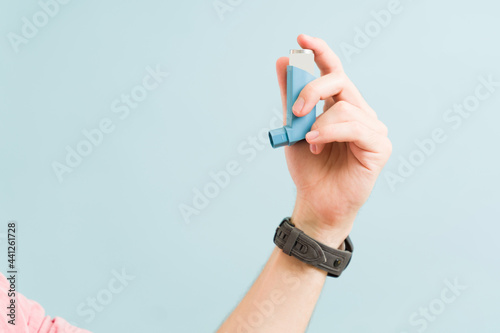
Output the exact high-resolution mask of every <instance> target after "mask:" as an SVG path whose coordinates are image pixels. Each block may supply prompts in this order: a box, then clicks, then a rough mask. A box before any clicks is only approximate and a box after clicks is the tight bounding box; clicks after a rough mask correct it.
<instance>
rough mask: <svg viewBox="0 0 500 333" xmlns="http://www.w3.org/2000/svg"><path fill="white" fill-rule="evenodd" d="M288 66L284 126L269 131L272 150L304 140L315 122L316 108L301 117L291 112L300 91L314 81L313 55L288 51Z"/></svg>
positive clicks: (306, 52) (310, 52)
mask: <svg viewBox="0 0 500 333" xmlns="http://www.w3.org/2000/svg"><path fill="white" fill-rule="evenodd" d="M289 60H290V61H289V65H288V66H287V67H286V125H285V126H283V127H281V128H277V129H274V130H271V131H269V140H270V141H271V146H273V148H278V147H282V146H287V145H288V146H291V145H293V144H294V143H295V142H297V141H300V140H304V139H305V137H306V134H307V132H309V131H310V130H311V126H312V125H313V124H314V122H315V121H316V106H314V108H313V109H312V110H311V112H309V113H308V114H307V115H305V116H303V117H297V116H295V115H294V114H293V112H292V106H293V104H294V103H295V100H296V99H297V97H299V94H300V92H301V90H302V89H304V87H305V86H306V84H308V83H309V82H311V81H312V80H314V79H316V77H315V76H314V75H313V74H314V54H313V52H312V51H311V50H290V55H289Z"/></svg>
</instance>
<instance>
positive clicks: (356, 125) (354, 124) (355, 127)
mask: <svg viewBox="0 0 500 333" xmlns="http://www.w3.org/2000/svg"><path fill="white" fill-rule="evenodd" d="M351 128H352V131H353V133H354V134H355V135H357V136H359V135H361V134H363V125H362V124H361V123H360V122H359V121H356V120H354V121H351Z"/></svg>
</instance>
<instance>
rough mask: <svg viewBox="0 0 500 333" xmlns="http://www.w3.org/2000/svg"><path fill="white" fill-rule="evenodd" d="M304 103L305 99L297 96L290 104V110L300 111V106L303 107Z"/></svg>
mask: <svg viewBox="0 0 500 333" xmlns="http://www.w3.org/2000/svg"><path fill="white" fill-rule="evenodd" d="M304 104H305V101H304V99H303V98H302V97H299V98H297V100H296V101H295V103H294V104H293V106H292V111H293V112H294V113H295V114H297V113H300V111H302V108H303V107H304Z"/></svg>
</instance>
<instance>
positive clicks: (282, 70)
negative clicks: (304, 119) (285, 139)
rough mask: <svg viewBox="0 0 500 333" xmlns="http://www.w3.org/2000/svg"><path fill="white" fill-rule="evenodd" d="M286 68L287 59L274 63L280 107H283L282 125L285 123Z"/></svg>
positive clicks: (280, 59)
mask: <svg viewBox="0 0 500 333" xmlns="http://www.w3.org/2000/svg"><path fill="white" fill-rule="evenodd" d="M286 66H288V57H281V58H279V59H278V60H277V61H276V74H277V76H278V84H279V87H280V94H281V105H282V107H283V125H285V122H286Z"/></svg>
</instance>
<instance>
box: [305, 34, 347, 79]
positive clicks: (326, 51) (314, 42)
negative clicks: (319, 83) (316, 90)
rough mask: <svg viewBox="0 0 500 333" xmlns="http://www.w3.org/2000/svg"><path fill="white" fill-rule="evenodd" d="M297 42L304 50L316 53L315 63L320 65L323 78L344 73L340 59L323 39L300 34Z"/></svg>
mask: <svg viewBox="0 0 500 333" xmlns="http://www.w3.org/2000/svg"><path fill="white" fill-rule="evenodd" d="M297 42H298V43H299V45H300V47H302V48H303V49H309V50H312V51H313V52H314V61H315V62H316V65H318V68H319V70H320V71H321V75H322V76H323V75H325V74H330V73H333V72H336V71H341V72H342V71H344V69H343V68H342V62H341V61H340V59H339V57H338V56H337V55H336V54H335V53H334V52H333V51H332V49H331V48H330V47H329V46H328V44H327V43H326V42H325V41H324V40H322V39H321V38H316V37H311V36H308V35H304V34H300V35H299V36H298V37H297Z"/></svg>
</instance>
